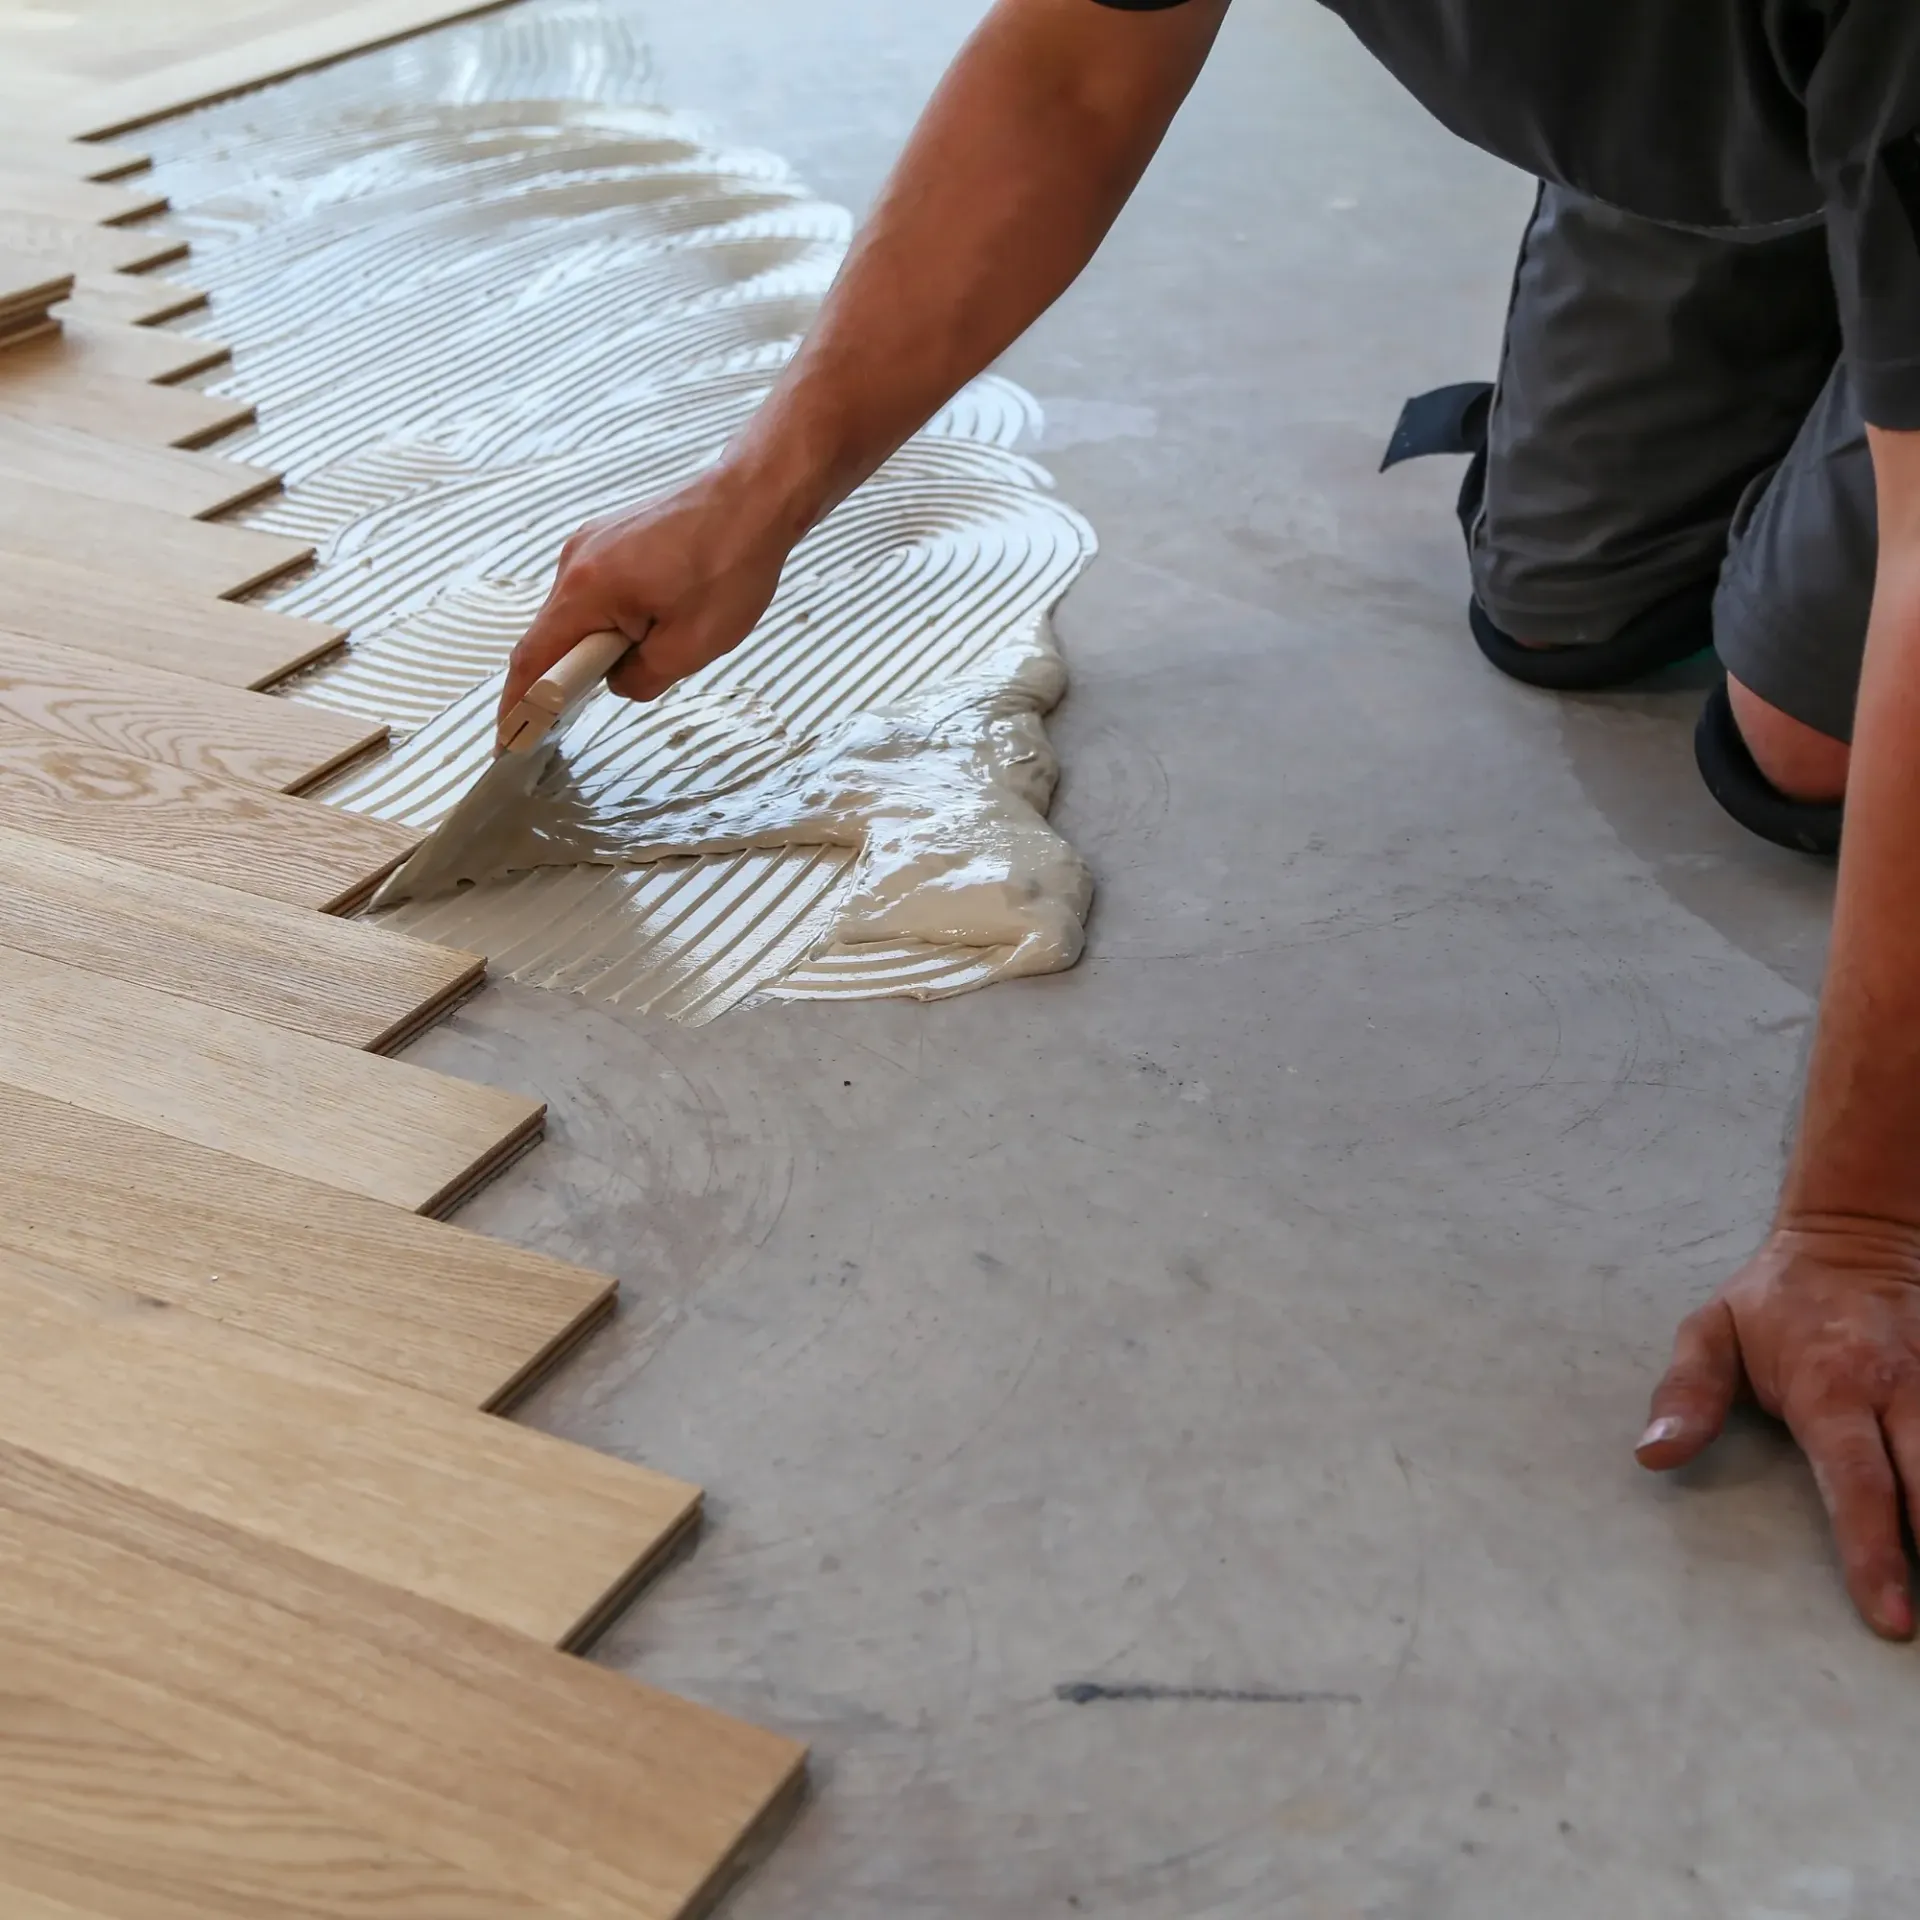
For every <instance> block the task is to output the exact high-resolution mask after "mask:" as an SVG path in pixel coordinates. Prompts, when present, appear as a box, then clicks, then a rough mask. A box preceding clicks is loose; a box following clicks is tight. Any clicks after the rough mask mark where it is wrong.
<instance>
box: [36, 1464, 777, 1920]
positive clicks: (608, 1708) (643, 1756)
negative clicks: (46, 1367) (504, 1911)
mask: <svg viewBox="0 0 1920 1920" xmlns="http://www.w3.org/2000/svg"><path fill="white" fill-rule="evenodd" d="M0 1564H4V1565H5V1566H6V1567H7V1568H8V1578H7V1579H6V1580H5V1581H4V1582H0V1673H4V1674H5V1675H6V1695H7V1697H8V1698H11V1699H28V1700H44V1701H57V1702H59V1703H61V1705H62V1708H63V1710H65V1711H68V1712H71V1713H74V1714H77V1715H81V1716H84V1717H85V1719H86V1720H88V1721H91V1722H104V1723H105V1724H107V1725H109V1726H112V1727H115V1728H118V1729H120V1730H122V1731H123V1732H125V1733H127V1734H130V1735H133V1736H135V1737H136V1738H137V1739H138V1740H139V1741H141V1742H144V1743H149V1744H150V1745H152V1746H158V1747H165V1748H169V1749H172V1750H174V1751H177V1752H179V1753H181V1754H183V1755H184V1756H186V1757H187V1759H188V1760H190V1761H192V1762H195V1763H197V1764H198V1765H199V1766H201V1767H204V1768H206V1769H209V1770H210V1771H211V1772H212V1773H214V1774H223V1775H237V1776H239V1777H240V1778H242V1779H245V1780H249V1781H252V1780H259V1781H266V1782H270V1783H271V1784H272V1788H273V1791H274V1792H275V1793H276V1794H282V1793H284V1794H286V1795H288V1796H289V1797H291V1798H294V1799H296V1800H297V1801H298V1802H299V1803H300V1804H302V1805H303V1806H305V1807H307V1808H309V1809H311V1810H312V1811H313V1812H314V1813H315V1814H317V1815H320V1816H323V1817H324V1818H326V1819H327V1820H330V1821H333V1822H337V1823H338V1824H339V1825H340V1826H342V1827H345V1828H347V1829H349V1830H351V1831H355V1832H364V1833H370V1834H373V1835H375V1836H378V1837H379V1838H381V1839H382V1840H386V1841H390V1842H395V1843H399V1844H402V1845H404V1846H406V1847H409V1848H412V1849H414V1850H416V1851H417V1852H420V1853H423V1854H426V1855H427V1856H429V1857H430V1858H432V1859H435V1860H440V1861H444V1862H445V1863H446V1864H447V1865H448V1866H449V1867H450V1868H452V1869H453V1870H454V1871H455V1872H456V1873H458V1874H460V1875H463V1876H465V1877H467V1878H468V1879H470V1880H472V1881H474V1882H476V1883H478V1884H479V1885H480V1886H482V1887H486V1888H497V1889H500V1890H502V1891H505V1892H509V1893H513V1894H517V1895H519V1896H521V1897H522V1898H524V1899H526V1900H528V1901H530V1902H532V1903H534V1905H535V1907H536V1910H541V1911H547V1912H552V1913H564V1914H567V1915H569V1916H571V1920H683V1917H684V1916H688V1915H692V1914H696V1913H700V1912H703V1911H706V1910H707V1909H708V1908H709V1907H710V1904H711V1901H712V1899H713V1898H714V1896H715V1895H716V1894H717V1893H718V1892H720V1891H721V1890H722V1888H723V1887H724V1885H725V1883H726V1881H727V1879H728V1877H729V1875H730V1873H731V1872H732V1870H733V1869H734V1868H735V1867H736V1866H737V1865H738V1864H739V1863H740V1861H741V1859H742V1858H743V1856H747V1857H750V1856H751V1854H752V1852H753V1851H754V1850H755V1848H756V1847H757V1846H758V1845H759V1844H763V1843H764V1842H765V1840H766V1839H767V1838H768V1837H770V1835H771V1833H772V1831H774V1830H775V1829H776V1828H777V1826H778V1825H779V1824H780V1823H781V1822H783V1821H784V1819H785V1818H786V1817H787V1816H788V1815H789V1814H790V1812H791V1811H792V1809H793V1807H794V1806H795V1805H796V1803H797V1799H798V1795H799V1792H800V1790H801V1787H802V1783H803V1780H804V1768H805V1753H804V1750H803V1749H802V1748H800V1747H799V1746H797V1745H795V1744H794V1743H793V1742H791V1741H788V1740H784V1739H781V1738H780V1737H778V1736H777V1735H775V1734H771V1733H768V1732H764V1731H762V1730H761V1729H758V1728H755V1727H751V1726H748V1725H746V1724H744V1723H743V1722H740V1721H737V1720H732V1719H728V1718H727V1717H725V1716H723V1715H721V1714H717V1713H714V1712H712V1711H710V1710H708V1709H706V1708H702V1707H698V1706H694V1705H692V1704H690V1703H689V1702H686V1701H683V1700H677V1699H674V1698H673V1697H672V1696H670V1695H667V1694H662V1693H657V1692H654V1691H652V1690H651V1689H648V1688H644V1687H641V1686H638V1685H636V1684H635V1683H633V1682H631V1681H629V1680H626V1679H624V1678H623V1677H622V1676H620V1675H618V1674H614V1673H610V1672H608V1671H606V1670H605V1669H603V1668H600V1667H596V1666H593V1665H591V1664H590V1663H588V1662H586V1661H581V1660H574V1659H570V1658H568V1657H567V1656H566V1655H564V1654H560V1653H555V1652H554V1651H552V1650H551V1649H550V1648H546V1647H542V1646H539V1645H537V1644H535V1643H534V1642H533V1641H531V1640H529V1639H527V1638H525V1637H524V1636H522V1635H519V1634H514V1633H509V1632H507V1631H505V1630H504V1629H502V1628H499V1627H496V1626H492V1625H489V1624H488V1623H486V1622H483V1621H478V1620H473V1619H471V1618H468V1617H466V1616H464V1615H461V1614H458V1613H455V1612H452V1611H451V1610H449V1609H447V1608H444V1607H439V1606H436V1605H434V1604H433V1603H431V1602H429V1601H424V1600H419V1599H416V1598H414V1597H413V1596H411V1595H407V1594H403V1593H399V1592H397V1591H395V1590H393V1589H391V1588H386V1587H381V1586H377V1585H375V1584H374V1583H372V1582H369V1581H366V1580H364V1579H362V1578H360V1577H359V1576H357V1575H354V1574H351V1573H347V1572H344V1571H342V1570H340V1569H337V1568H333V1567H329V1566H327V1565H325V1564H324V1563H323V1562H320V1561H317V1560H315V1559H312V1558H311V1557H308V1556H305V1555H301V1554H297V1553H294V1552H291V1551H289V1550H287V1549H284V1548H279V1547H276V1546H272V1545H270V1544H268V1543H265V1542H262V1541H259V1540H256V1539H253V1538H251V1537H249V1536H248V1535H246V1534H244V1533H241V1532H239V1531H237V1530H234V1529H231V1528H227V1527H223V1526H219V1525H216V1524H214V1523H212V1522H208V1521H204V1520H200V1519H197V1518H195V1517H193V1516H189V1515H185V1514H181V1513H180V1512H178V1511H177V1510H176V1509H173V1508H170V1507H168V1506H166V1505H165V1504H163V1503H160V1502H156V1501H151V1500H146V1499H143V1498H141V1497H140V1496H138V1495H136V1494H133V1493H130V1492H128V1491H126V1490H125V1489H122V1488H117V1487H114V1486H111V1485H109V1484H107V1483H104V1482H102V1481H100V1480H98V1479H96V1478H94V1477H92V1476H88V1475H84V1474H81V1473H78V1472H75V1471H73V1470H72V1469H68V1468H60V1467H57V1466H54V1465H52V1464H50V1463H48V1462H45V1461H43V1460H41V1459H40V1458H38V1457H37V1456H35V1455H33V1454H30V1453H27V1452H24V1451H23V1450H21V1449H18V1448H13V1447H4V1446H0ZM39 1746H40V1751H41V1753H42V1756H43V1759H42V1764H41V1765H39V1766H34V1765H27V1766H24V1767H22V1766H18V1765H17V1764H16V1766H15V1769H14V1773H15V1778H14V1779H13V1780H11V1781H9V1783H8V1785H9V1791H8V1792H7V1793H6V1795H4V1796H3V1797H4V1798H5V1799H6V1800H7V1801H8V1802H9V1803H10V1806H9V1811H8V1813H7V1815H6V1816H5V1817H6V1819H7V1821H8V1823H9V1824H11V1825H14V1826H16V1828H17V1827H19V1826H26V1830H27V1831H28V1832H29V1833H30V1832H31V1831H32V1828H31V1826H30V1825H27V1824H26V1823H27V1822H28V1821H30V1819H31V1817H32V1815H33V1813H34V1812H35V1811H36V1810H37V1809H38V1808H39V1806H41V1805H42V1804H44V1803H45V1802H47V1801H56V1802H59V1801H64V1803H65V1804H66V1805H67V1806H68V1807H70V1808H76V1809H79V1810H80V1811H81V1816H82V1818H83V1819H84V1820H86V1821H87V1822H88V1823H89V1824H91V1822H93V1821H95V1820H99V1821H103V1822H105V1823H107V1824H109V1825H114V1824H118V1822H117V1821H116V1818H115V1814H114V1802H113V1799H112V1798H111V1796H110V1794H108V1793H106V1792H105V1791H103V1789H102V1788H101V1787H100V1786H99V1785H96V1784H95V1782H94V1779H93V1777H92V1769H91V1768H90V1766H89V1764H88V1762H89V1760H90V1759H91V1758H92V1755H91V1754H80V1753H74V1752H71V1751H69V1750H67V1749H66V1748H64V1747H63V1746H62V1745H61V1744H60V1742H59V1741H58V1739H57V1738H56V1739H54V1740H50V1741H49V1740H43V1741H41V1742H40V1743H39ZM49 1749H51V1750H50V1751H49ZM102 1771H103V1772H108V1773H111V1772H112V1771H113V1770H112V1769H102ZM248 1811H249V1810H248V1808H246V1807H241V1808H235V1807H233V1806H231V1805H229V1804H227V1803H225V1802H223V1801H221V1800H217V1799H216V1800H213V1801H211V1802H210V1803H209V1804H208V1805H207V1806H206V1808H205V1810H204V1812H202V1813H201V1815H200V1816H199V1818H198V1819H197V1820H194V1821H193V1822H192V1823H191V1825H190V1827H189V1831H190V1832H191V1833H192V1834H193V1835H194V1836H195V1838H197V1839H199V1840H200V1841H201V1842H202V1844H205V1845H207V1846H209V1847H220V1848H222V1849H226V1850H232V1851H233V1852H235V1853H239V1854H240V1855H241V1856H242V1857H245V1854H246V1853H247V1852H248V1851H249V1850H250V1849H251V1848H252V1847H253V1845H254V1844H256V1843H255V1838H254V1833H253V1822H252V1821H251V1819H250V1818H249V1817H248ZM176 1831H177V1829H176ZM316 1851H317V1850H316ZM286 1854H287V1856H288V1857H286V1858H285V1859H284V1861H283V1862H282V1874H281V1876H280V1878H279V1880H278V1881H277V1885H278V1886H279V1887H280V1888H281V1889H283V1894H282V1897H283V1898H284V1899H285V1901H286V1902H287V1907H288V1908H289V1909H290V1910H291V1911H292V1912H294V1913H299V1912H300V1911H301V1910H302V1909H301V1905H300V1902H302V1901H303V1900H304V1901H306V1902H307V1906H306V1911H307V1912H309V1913H314V1912H319V1913H327V1912H332V1913H340V1912H341V1911H342V1908H341V1906H340V1905H339V1904H338V1903H339V1901H340V1900H341V1899H342V1898H343V1897H344V1896H345V1895H346V1893H347V1891H348V1889H347V1888H344V1887H342V1886H341V1885H340V1884H339V1882H338V1880H337V1878H335V1877H334V1874H333V1873H332V1871H331V1869H330V1868H329V1867H327V1866H326V1865H323V1864H321V1863H317V1862H314V1863H309V1864H306V1865H305V1866H304V1867H303V1866H302V1863H301V1861H300V1859H299V1857H298V1855H297V1853H296V1850H294V1849H292V1848H288V1849H287V1850H286ZM325 1899H331V1900H333V1901H334V1903H335V1904H334V1905H332V1906H326V1905H321V1904H316V1902H318V1901H320V1900H325ZM345 1911H349V1912H351V1911H352V1909H350V1908H349V1909H345ZM360 1911H361V1913H362V1915H363V1916H364V1914H365V1913H366V1911H367V1909H366V1907H365V1906H364V1904H363V1906H362V1907H361V1909H360Z"/></svg>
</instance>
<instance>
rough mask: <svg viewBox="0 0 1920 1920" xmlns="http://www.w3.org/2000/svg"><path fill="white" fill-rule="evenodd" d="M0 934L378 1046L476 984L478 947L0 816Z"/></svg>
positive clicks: (189, 995) (303, 1028) (243, 1010)
mask: <svg viewBox="0 0 1920 1920" xmlns="http://www.w3.org/2000/svg"><path fill="white" fill-rule="evenodd" d="M0 943H4V944H5V945H6V946H9V947H16V948H18V949H20V950H21V951H22V952H24V953H36V954H39V955H40V956H41V958H43V959H47V960H58V961H61V962H62V963H64V964H66V965H69V966H78V967H88V968H91V969H92V970H93V971H95V972H97V973H106V974H111V975H112V976H113V977H114V978H115V979H118V980H130V981H133V982H134V983H136V984H137V985H141V986H146V987H156V988H158V989H160V991H162V992H164V993H171V994H177V995H178V996H179V997H180V998H182V999H186V1000H196V1001H199V1002H201V1003H202V1004H203V1005H206V1006H212V1007H222V1008H224V1009H225V1010H226V1011H227V1012H229V1013H240V1014H245V1015H247V1016H248V1017H249V1018H251V1019H255V1020H264V1021H267V1022H268V1023H269V1024H271V1025H273V1026H279V1027H290V1028H292V1029H293V1030H294V1031H295V1032H296V1033H306V1034H311V1035H312V1036H313V1037H314V1038H316V1039H320V1040H331V1041H334V1042H336V1043H338V1044H339V1045H341V1046H348V1047H364V1048H366V1049H367V1050H368V1051H370V1052H374V1053H382V1052H387V1051H390V1050H391V1049H392V1048H394V1047H397V1046H398V1045H400V1044H401V1042H402V1041H404V1040H407V1039H409V1038H411V1037H412V1036H413V1035H414V1034H416V1033H417V1032H419V1030H420V1029H421V1028H422V1027H423V1026H425V1025H427V1024H429V1023H430V1022H431V1021H433V1020H435V1019H437V1018H439V1017H440V1016H441V1015H442V1014H444V1013H446V1012H447V1010H448V1009H449V1008H451V1007H452V1006H454V1005H456V1004H457V1003H458V1002H459V1001H461V1000H463V999H465V998H466V997H467V996H468V995H469V994H470V993H472V992H473V991H474V990H475V989H476V988H477V987H479V985H480V984H481V981H482V979H483V978H484V977H485V970H486V963H485V961H483V960H482V959H481V958H480V957H479V956H478V955H477V954H471V953H458V952H455V951H454V950H452V949H451V948H447V947H436V946H430V945H429V944H428V943H427V942H425V941H424V940H414V939H410V938H408V937H407V936H406V935H404V934H396V933H391V932H389V931H387V930H386V929H385V928H383V927H378V926H374V925H372V924H370V923H369V922H366V921H360V920H340V919H336V918H334V917H333V916H332V915H330V914H324V913H309V912H304V911H302V910H301V909H300V908H298V907H286V906H281V905H280V904H279V903H278V902H276V901H272V900H262V899H260V898H259V897H258V896H256V895H254V894H250V893H241V892H239V891H237V890H236V889H234V888H232V887H215V886H208V885H205V884H203V883H202V882H200V881H196V880H183V879H181V878H180V877H179V876H178V875H175V874H159V873H153V872H150V871H148V870H147V869H146V868H144V867H135V866H130V865H128V864H127V863H126V862H125V861H123V860H110V859H106V858H103V857H102V856H100V855H98V854H89V853H81V852H78V851H76V850H75V849H73V848H71V847H60V846H56V845H54V844H53V842H51V841H49V840H42V839H38V838H36V837H35V836H33V835H32V834H24V833H15V832H10V831H8V830H7V829H5V828H0Z"/></svg>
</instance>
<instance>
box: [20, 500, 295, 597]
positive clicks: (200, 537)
mask: <svg viewBox="0 0 1920 1920" xmlns="http://www.w3.org/2000/svg"><path fill="white" fill-rule="evenodd" d="M0 554H5V555H7V556H9V557H11V558H22V559H30V560H58V561H61V562H63V563H64V564H66V565H68V566H74V567H83V568H85V569H86V570H87V571H88V572H89V573H118V574H122V575H125V576H126V577H128V578H130V579H133V580H137V581H139V582H140V583H141V584H142V585H143V586H144V585H146V584H148V583H158V584H161V585H165V586H169V587H174V588H177V589H179V590H180V591H181V592H183V593H194V594H204V595H205V596H206V597H207V598H208V599H209V600H231V599H236V598H238V597H239V595H241V594H243V593H250V592H252V591H253V590H254V589H255V588H256V587H263V586H266V585H267V584H268V583H269V582H271V581H274V580H277V579H279V578H280V577H281V576H282V575H283V574H287V573H291V572H293V571H294V569H295V568H297V567H303V566H305V565H306V564H307V563H308V562H309V561H310V560H311V559H312V558H313V543H312V542H311V541H308V540H289V539H287V538H286V537H285V536H284V535H281V534H277V533H261V532H258V531H257V530H255V529H254V528H252V527H231V526H221V525H217V524H211V525H210V524H208V523H206V522H203V521H199V520H192V519H183V518H182V517H181V516H180V515H179V514H175V513H167V512H164V511H163V510H162V509H160V508H158V507H142V506H134V505H132V504H130V503H123V502H122V503H110V502H107V501H103V500H98V499H95V498H93V497H91V496H90V495H88V494H84V493H72V492H68V491H66V490H65V489H63V488H59V487H56V486H53V485H52V484H51V483H49V482H45V481H41V480H34V479H28V478H26V477H24V476H22V475H19V474H10V473H4V472H0Z"/></svg>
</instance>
